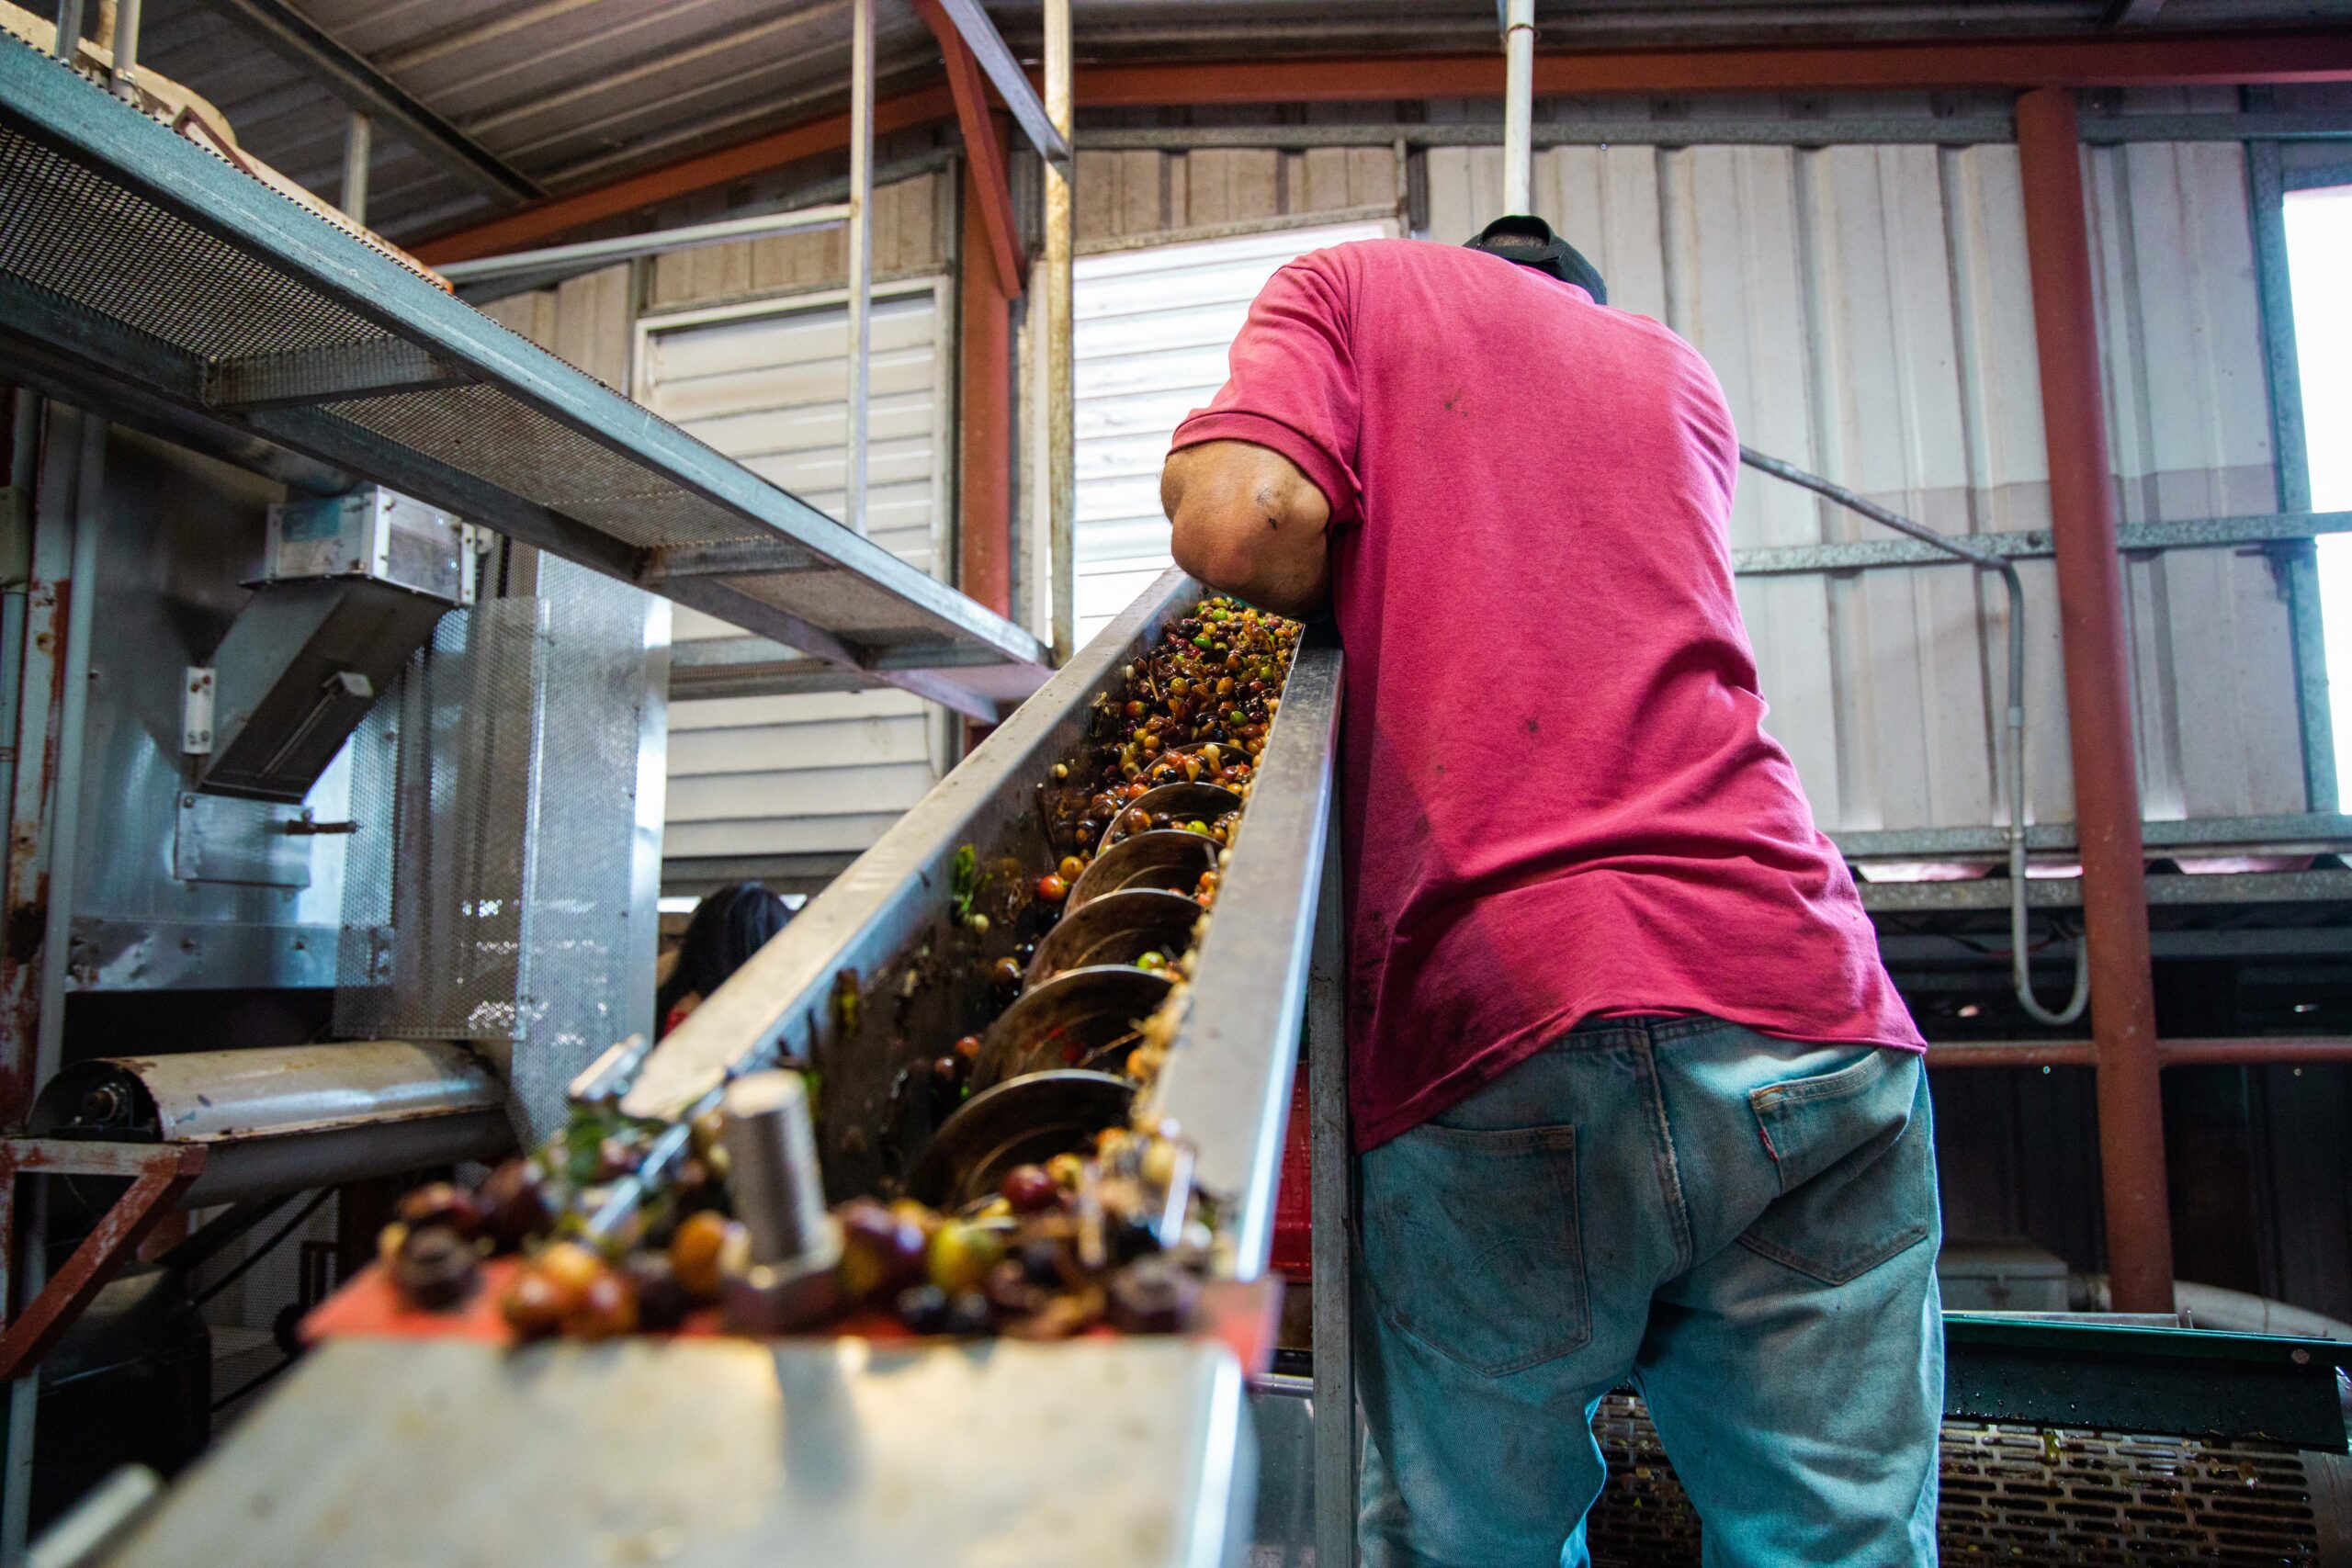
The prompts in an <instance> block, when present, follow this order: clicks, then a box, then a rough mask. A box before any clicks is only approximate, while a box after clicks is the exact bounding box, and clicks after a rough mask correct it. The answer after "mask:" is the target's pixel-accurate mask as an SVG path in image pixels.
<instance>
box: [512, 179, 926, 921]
mask: <svg viewBox="0 0 2352 1568" xmlns="http://www.w3.org/2000/svg"><path fill="white" fill-rule="evenodd" d="M953 197H954V188H953V182H952V181H950V180H948V179H946V178H944V177H943V176H941V175H935V174H925V175H918V176H916V177H914V178H911V179H906V180H900V181H898V182H896V183H894V184H891V185H887V186H881V187H879V188H878V189H877V190H876V193H875V225H874V230H875V265H876V272H877V275H878V276H879V277H880V279H881V280H882V287H881V288H880V289H879V290H878V295H879V297H878V298H877V300H876V308H875V313H874V379H873V387H872V397H873V402H872V405H871V417H872V421H873V423H872V426H871V433H872V443H873V445H872V447H871V451H870V455H869V464H870V467H869V476H870V484H871V489H870V491H869V492H868V506H869V519H870V525H871V527H872V530H873V534H874V536H875V538H876V540H877V542H879V543H881V544H883V545H885V546H887V547H889V548H891V549H893V550H895V551H897V552H898V553H899V555H900V556H902V557H903V558H906V559H907V560H909V561H910V562H912V563H913V564H914V565H916V566H918V567H920V568H921V569H922V570H925V571H932V572H937V571H940V570H943V569H944V567H945V566H947V565H949V564H950V563H952V560H953V553H952V551H951V550H950V549H949V548H948V546H949V543H950V540H951V538H952V526H951V515H952V509H951V506H950V504H949V500H948V495H949V485H948V475H949V472H950V463H951V446H952V444H951V437H950V431H951V428H952V425H951V421H952V418H953V414H952V408H951V404H952V397H951V391H952V381H951V377H950V370H949V366H950V355H948V354H946V353H945V352H944V347H945V344H947V342H948V339H949V337H950V335H951V333H952V325H951V322H950V319H949V318H950V315H951V312H950V311H949V310H948V309H947V308H946V294H947V291H946V290H945V288H944V281H943V280H942V275H943V274H944V271H945V269H946V265H947V257H948V254H949V243H950V236H951V235H952V233H953V232H954V224H953V217H954V211H953ZM680 220H681V221H684V220H688V219H687V217H685V216H682V217H681V219H680ZM843 243H844V235H843V233H842V231H838V230H837V231H830V232H821V233H816V234H805V235H787V236H783V237H779V238H773V239H765V240H755V241H749V242H744V243H736V244H729V245H712V246H707V247H704V248H702V249H698V250H692V251H681V252H673V253H672V254H667V255H662V256H658V257H655V258H652V259H650V261H648V262H646V263H643V264H640V265H639V268H638V269H636V272H635V274H634V275H633V273H632V269H631V268H629V267H628V266H618V267H613V268H609V269H607V270H605V271H603V272H599V273H595V274H593V275H591V276H585V277H580V278H574V279H572V280H571V281H570V282H567V283H564V284H562V285H561V286H560V287H558V288H551V289H546V290H542V291H539V292H537V293H532V294H524V295H517V296H515V297H512V298H509V299H502V300H500V301H498V302H496V303H495V304H493V305H491V306H490V307H488V311H489V313H490V314H491V315H492V316H493V317H495V318H496V319H497V320H499V321H503V322H504V323H505V324H506V325H508V326H510V327H512V328H514V329H515V331H516V332H519V333H523V334H524V335H525V336H526V337H529V338H531V339H532V340H533V341H534V342H537V343H538V344H542V345H544V346H545V347H547V348H548V349H550V350H551V351H553V352H554V353H556V354H558V355H562V356H563V357H564V358H565V359H567V360H569V361H571V363H572V364H574V365H576V366H578V367H580V368H582V369H583V370H586V371H588V372H590V373H591V374H592V375H594V376H595V377H597V378H599V379H601V380H604V381H605V382H606V383H608V384H610V385H612V386H614V387H616V388H620V389H628V390H629V391H630V392H631V393H632V395H634V396H636V397H637V398H638V399H639V400H641V401H644V402H646V403H647V404H648V405H649V406H650V407H652V408H654V409H656V410H657V411H659V412H662V414H663V415H664V416H665V417H667V418H670V419H672V420H673V421H675V422H676V423H679V424H680V425H682V426H683V427H684V428H685V429H687V430H688V431H691V432H693V433H694V434H696V435H699V436H700V437H701V438H702V439H704V440H706V441H708V442H709V443H710V444H711V445H712V446H716V447H718V449H719V450H720V451H722V452H725V453H727V454H729V456H731V457H738V458H741V460H742V461H743V462H744V463H745V464H746V466H748V467H750V468H752V469H753V470H754V471H755V472H758V473H761V474H763V475H764V476H765V477H767V478H769V479H773V480H775V482H776V483H777V484H780V485H782V486H783V487H784V488H786V490H789V491H793V492H794V493H795V494H797V495H798V496H800V497H802V498H803V499H804V500H806V501H809V502H811V503H812V504H814V505H816V506H818V507H820V508H822V509H824V510H826V511H828V512H833V511H837V510H838V509H839V507H840V504H841V497H842V457H843V452H844V442H845V430H846V420H845V413H844V401H843V399H844V395H845V387H846V374H845V366H846V350H847V346H848V337H847V323H846V311H845V308H844V307H843V305H842V299H841V294H840V289H841V288H842V285H843V283H844V281H845V278H846V266H845V263H844V260H843V253H842V246H843ZM893 280H897V281H893ZM640 290H641V292H642V296H643V301H644V303H643V307H642V313H641V314H640V310H639V304H638V296H639V291H640ZM673 635H674V636H675V637H676V638H677V639H678V640H679V641H681V642H691V641H696V640H703V639H708V638H713V637H740V636H742V635H743V634H742V632H741V630H740V629H739V628H737V627H734V626H729V625H727V624H726V623H724V622H721V621H717V620H714V619H712V618H711V617H709V616H707V615H701V614H699V613H698V612H695V611H693V610H688V609H684V608H680V609H679V610H677V612H676V615H675V621H674V628H673ZM670 728H671V739H670V753H669V793H668V818H667V830H666V833H665V835H664V840H663V846H662V858H663V860H664V862H665V863H670V865H671V866H672V869H673V873H675V872H677V871H678V870H679V869H680V867H681V866H682V865H683V866H684V881H685V882H686V883H688V884H692V883H694V882H695V880H696V878H697V866H696V863H699V865H700V866H701V867H704V868H708V867H718V868H720V874H725V875H734V874H777V873H778V872H780V871H784V870H785V869H786V868H787V866H789V867H792V868H807V867H811V866H813V867H818V868H823V867H829V866H836V865H839V864H842V863H846V862H847V861H848V859H849V858H850V857H852V856H854V854H855V853H857V852H859V851H861V850H863V849H865V846H866V845H868V844H870V843H872V842H873V841H874V840H875V838H876V837H877V836H878V835H879V834H880V833H881V831H882V829H885V828H887V827H888V825H889V824H890V823H891V822H892V821H893V820H895V819H896V818H897V816H898V814H899V812H900V811H903V810H904V809H905V808H906V807H908V806H910V805H912V804H913V803H914V802H915V801H916V800H917V799H919V798H921V796H922V793H923V791H924V790H926V789H928V788H929V787H930V786H931V784H932V783H933V781H934V780H936V779H937V778H938V777H939V775H940V773H942V772H943V771H944V767H945V765H946V762H947V753H946V741H947V729H946V720H945V718H944V710H943V709H940V708H938V707H936V706H935V705H932V704H928V703H925V702H922V701H921V700H920V699H918V698H915V697H911V696H908V695H906V694H903V693H899V692H858V693H842V694H825V695H801V696H775V697H729V698H722V699H689V700H683V701H678V702H673V704H672V705H671V708H670ZM771 868H774V869H771ZM818 874H819V875H820V876H821V875H822V874H824V872H823V871H822V870H821V869H820V870H819V872H818ZM703 879H704V880H707V877H706V878H703ZM786 879H787V880H788V879H789V877H787V878H786Z"/></svg>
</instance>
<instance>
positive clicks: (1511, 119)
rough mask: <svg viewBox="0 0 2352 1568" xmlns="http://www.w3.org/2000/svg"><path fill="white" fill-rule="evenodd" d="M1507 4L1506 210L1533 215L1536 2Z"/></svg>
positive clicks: (1518, 0)
mask: <svg viewBox="0 0 2352 1568" xmlns="http://www.w3.org/2000/svg"><path fill="white" fill-rule="evenodd" d="M1503 4H1504V17H1503V210H1504V211H1505V212H1532V211H1533V210H1534V209H1533V208H1532V207H1531V206H1530V205H1529V203H1528V195H1527V191H1528V185H1529V177H1530V174H1531V169H1530V164H1531V163H1532V157H1531V155H1530V153H1529V151H1528V130H1529V126H1530V122H1531V121H1532V118H1533V113H1534V99H1535V0H1503Z"/></svg>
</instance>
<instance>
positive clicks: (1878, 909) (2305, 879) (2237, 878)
mask: <svg viewBox="0 0 2352 1568" xmlns="http://www.w3.org/2000/svg"><path fill="white" fill-rule="evenodd" d="M2141 886H2143V887H2144V888H2145V889H2146V890H2147V901H2148V903H2149V904H2151V905H2154V906H2157V907H2163V906H2167V905H2176V904H2352V871H2243V872H2224V873H2210V872H2208V873H2195V874H2190V873H2183V874H2178V875H2172V874H2166V875H2160V876H2145V875H2143V877H2142V879H2141ZM1859 891H1860V894H1861V898H1862V908H1865V909H1868V910H1870V911H1871V913H1873V914H1919V913H1923V912H1926V911H1928V910H1940V909H2003V908H2008V904H2009V885H2008V882H2007V879H2005V878H2000V877H1990V876H1982V877H1973V878H1971V879H1969V880H1967V881H1964V882H1864V883H1863V884H1862V885H1861V886H1860V889H1859ZM2025 901H2026V907H2027V908H2033V909H2078V908H2085V907H2086V906H2087V905H2088V904H2089V902H2090V887H2089V884H2088V883H2087V882H2086V880H2085V879H2083V878H2081V877H2076V876H2036V877H2032V878H2030V880H2028V882H2027V883H2026V888H2025ZM2092 999H2093V1000H2094V1001H2096V1000H2097V999H2098V998H2097V997H2096V996H2094V997H2093V998H2092ZM2092 1023H2093V1026H2094V1028H2096V1027H2097V1024H2098V1019H2097V1016H2096V1014H2094V1016H2093V1019H2092Z"/></svg>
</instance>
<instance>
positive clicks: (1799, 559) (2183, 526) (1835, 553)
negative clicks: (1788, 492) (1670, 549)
mask: <svg viewBox="0 0 2352 1568" xmlns="http://www.w3.org/2000/svg"><path fill="white" fill-rule="evenodd" d="M2345 533H2352V512H2265V513H2255V514H2253V515H2251V516H2246V517H2184V518H2177V519H2174V520H2173V521H2170V522H2163V523H2126V524H2123V525H2120V526H2119V527H2118V528H2117V529H2116V530H2115V547H2116V548H2117V549H2119V550H2120V551H2122V552H2123V553H2124V554H2125V555H2131V554H2132V553H2134V552H2138V551H2155V550H2210V549H2222V550H2227V549H2236V548H2239V547H2243V546H2246V545H2273V544H2286V545H2291V544H2295V543H2299V542H2302V541H2307V540H2310V539H2312V538H2315V537H2317V536H2320V535H2322V534H2345ZM1967 538H1968V542H1969V543H1970V544H1971V545H1972V546H1974V547H1977V548H1979V549H1982V550H1984V551H1985V552H1986V553H1987V554H1991V555H1997V556H2002V557H2005V558H2007V559H2010V560H2041V559H2045V558H2049V557H2051V556H2053V555H2055V554H2057V543H2056V541H2055V540H2054V539H2053V538H2052V536H2051V532H2050V530H2049V529H2047V528H2019V529H2017V530H2015V531H2014V532H2008V533H2000V534H1971V535H1969V536H1967ZM1731 564H1732V570H1734V571H1736V572H1737V573H1738V574H1739V575H1740V576H1742V577H1775V576H1790V575H1801V574H1804V573H1808V572H1824V571H1875V570H1881V569H1883V568H1886V567H1905V568H1908V567H1921V566H1954V565H1958V564H1960V563H1959V560H1958V558H1956V557H1954V556H1952V555H1951V553H1950V552H1949V551H1946V550H1942V549H1939V548H1938V547H1935V546H1933V545H1928V544H1923V543H1919V542H1917V541H1915V540H1910V539H1856V540H1851V541H1847V542H1839V543H1831V544H1821V545H1775V546H1767V547H1763V548H1760V549H1752V550H1734V551H1733V552H1732V553H1731ZM2313 809H2323V808H2322V807H2317V806H2316V805H2315V806H2314V807H2313Z"/></svg>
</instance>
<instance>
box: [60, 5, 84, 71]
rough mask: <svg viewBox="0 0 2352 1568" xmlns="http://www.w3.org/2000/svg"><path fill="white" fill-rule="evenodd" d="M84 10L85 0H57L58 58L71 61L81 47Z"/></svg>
mask: <svg viewBox="0 0 2352 1568" xmlns="http://www.w3.org/2000/svg"><path fill="white" fill-rule="evenodd" d="M84 11H85V6H84V4H83V0H57V41H56V45H55V52H56V55H57V58H58V59H60V60H65V61H71V60H72V59H73V58H74V53H75V52H76V51H78V50H80V49H81V47H82V28H83V24H84Z"/></svg>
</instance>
